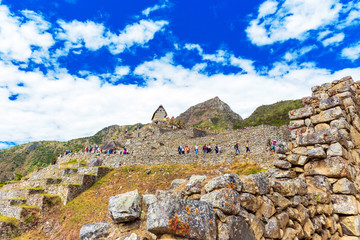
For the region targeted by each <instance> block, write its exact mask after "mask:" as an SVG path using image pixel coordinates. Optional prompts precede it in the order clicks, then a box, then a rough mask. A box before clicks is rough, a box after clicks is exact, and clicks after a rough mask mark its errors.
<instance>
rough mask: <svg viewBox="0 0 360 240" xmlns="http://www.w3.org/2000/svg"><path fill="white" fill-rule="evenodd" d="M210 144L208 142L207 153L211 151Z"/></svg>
mask: <svg viewBox="0 0 360 240" xmlns="http://www.w3.org/2000/svg"><path fill="white" fill-rule="evenodd" d="M211 150H212V149H211V144H210V143H209V145H208V146H207V153H211Z"/></svg>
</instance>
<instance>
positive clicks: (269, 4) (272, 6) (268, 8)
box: [258, 0, 278, 18]
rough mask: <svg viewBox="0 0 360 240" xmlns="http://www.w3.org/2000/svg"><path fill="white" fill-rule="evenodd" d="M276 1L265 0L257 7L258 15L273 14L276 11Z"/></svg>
mask: <svg viewBox="0 0 360 240" xmlns="http://www.w3.org/2000/svg"><path fill="white" fill-rule="evenodd" d="M277 6H278V2H276V1H271V0H269V1H265V2H264V3H262V4H261V5H260V7H259V15H258V17H259V18H261V17H265V16H267V15H271V14H274V13H275V12H276V11H277Z"/></svg>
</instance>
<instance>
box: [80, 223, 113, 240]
mask: <svg viewBox="0 0 360 240" xmlns="http://www.w3.org/2000/svg"><path fill="white" fill-rule="evenodd" d="M110 227H111V224H110V223H108V222H99V223H90V224H86V225H84V226H82V228H81V230H80V239H81V240H93V239H106V237H107V236H108V235H109V229H110Z"/></svg>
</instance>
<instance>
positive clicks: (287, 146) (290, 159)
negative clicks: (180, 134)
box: [80, 77, 360, 240]
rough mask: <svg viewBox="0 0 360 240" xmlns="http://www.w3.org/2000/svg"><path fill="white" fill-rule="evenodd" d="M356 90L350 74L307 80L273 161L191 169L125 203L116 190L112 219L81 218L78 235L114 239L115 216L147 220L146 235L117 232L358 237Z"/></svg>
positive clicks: (359, 122) (207, 237) (359, 87)
mask: <svg viewBox="0 0 360 240" xmlns="http://www.w3.org/2000/svg"><path fill="white" fill-rule="evenodd" d="M359 94H360V83H359V82H354V81H353V80H352V79H351V77H346V78H343V79H341V80H337V81H333V82H332V83H326V84H323V85H321V86H316V87H313V88H312V97H306V98H303V99H302V100H303V103H304V106H305V107H304V108H301V109H297V110H293V111H290V112H289V116H290V119H291V123H290V126H291V128H292V131H291V141H290V142H289V143H280V144H279V145H278V146H277V148H276V152H277V154H278V157H279V159H278V160H276V161H275V162H274V166H275V169H272V170H269V171H267V172H265V173H261V174H253V175H249V176H238V175H236V174H225V175H220V176H219V177H216V178H213V179H207V176H200V175H193V176H191V177H190V179H187V180H185V179H177V180H174V181H173V183H172V184H171V186H170V189H169V190H158V191H157V192H156V194H155V195H143V196H142V198H141V196H140V195H139V194H138V192H137V191H135V193H126V194H128V195H129V194H130V195H132V196H135V197H133V198H132V199H133V200H132V201H130V203H129V202H128V201H127V204H124V202H125V201H124V199H129V198H128V197H126V196H125V195H124V194H119V195H117V196H115V197H113V198H112V199H111V200H110V203H109V213H110V215H111V218H112V219H113V222H111V223H90V224H88V225H84V227H83V228H82V229H81V232H80V237H81V239H92V238H91V237H96V239H117V238H116V237H114V236H117V237H118V236H121V234H120V235H119V229H121V226H120V225H119V224H120V223H121V224H124V223H125V224H131V223H133V222H134V221H135V222H136V221H140V222H141V221H142V222H146V229H145V232H146V233H147V235H146V234H145V235H146V236H141V234H140V235H139V234H136V233H127V235H126V236H123V235H122V236H123V237H122V238H118V239H126V240H129V239H202V240H211V239H214V240H216V239H219V240H220V239H221V240H225V239H289V240H290V239H319V240H320V239H331V240H332V239H342V240H353V239H360V238H359V237H360V202H359V197H360V195H359V192H360V174H359V173H360V117H359V114H360V111H359V110H360V109H359V107H360V101H359ZM115 198H117V199H118V201H117V202H116V201H114V199H115ZM121 199H122V200H121ZM141 199H142V202H143V206H144V207H143V208H142V207H141V203H140V202H141ZM135 206H136V207H135ZM141 211H146V212H147V214H146V217H141V216H140V215H141V214H140V213H141ZM135 212H137V213H135ZM119 213H121V214H120V215H122V216H121V217H120V218H119ZM129 216H132V217H131V218H129ZM134 216H135V217H134ZM129 219H130V220H129ZM104 226H105V227H104ZM139 226H140V225H139ZM110 229H111V230H110Z"/></svg>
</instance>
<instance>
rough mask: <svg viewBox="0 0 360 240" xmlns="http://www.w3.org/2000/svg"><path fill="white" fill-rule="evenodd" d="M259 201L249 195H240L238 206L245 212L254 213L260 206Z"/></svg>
mask: <svg viewBox="0 0 360 240" xmlns="http://www.w3.org/2000/svg"><path fill="white" fill-rule="evenodd" d="M260 199H261V198H257V197H255V196H254V195H252V194H250V193H242V194H241V195H240V204H241V206H242V207H243V208H245V209H246V210H248V211H251V212H256V211H257V210H258V209H259V208H260V206H261V200H260Z"/></svg>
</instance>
